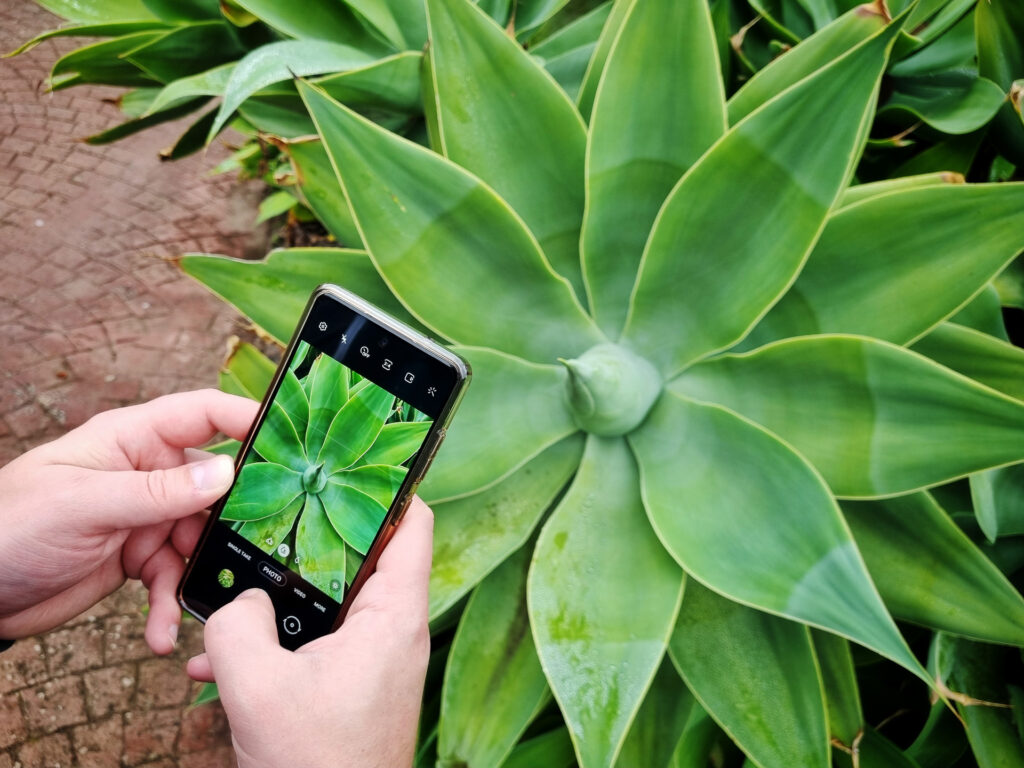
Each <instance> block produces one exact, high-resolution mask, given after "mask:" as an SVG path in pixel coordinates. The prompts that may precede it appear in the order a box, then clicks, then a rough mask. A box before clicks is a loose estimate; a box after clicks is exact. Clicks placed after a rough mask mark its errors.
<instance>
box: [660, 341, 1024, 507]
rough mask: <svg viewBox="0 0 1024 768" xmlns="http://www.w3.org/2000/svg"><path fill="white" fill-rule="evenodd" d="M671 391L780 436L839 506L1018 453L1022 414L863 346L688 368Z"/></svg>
mask: <svg viewBox="0 0 1024 768" xmlns="http://www.w3.org/2000/svg"><path fill="white" fill-rule="evenodd" d="M669 388H670V389H672V390H673V391H676V392H679V393H683V394H687V395H689V396H692V397H695V398H697V399H699V400H705V401H710V402H716V403H720V404H722V405H725V406H727V407H729V408H732V409H733V410H734V411H736V412H738V413H742V414H743V415H744V416H746V417H748V418H750V419H752V420H753V421H755V422H757V423H758V424H761V425H762V426H764V427H766V428H767V429H769V430H771V431H772V432H774V433H775V434H777V435H779V436H780V437H781V438H783V439H784V440H786V441H787V442H788V443H790V444H791V445H792V446H793V447H794V448H796V450H798V451H799V452H800V453H801V454H803V455H804V456H806V457H807V458H808V460H809V461H810V462H811V463H812V464H813V465H814V466H815V468H817V469H818V471H820V472H821V473H822V474H823V475H824V476H825V480H826V481H827V482H828V484H829V486H830V487H831V488H832V490H833V491H834V492H835V493H836V495H838V496H845V497H878V496H890V495H896V494H901V493H907V492H909V491H914V490H919V489H921V488H925V487H928V486H931V485H935V484H937V483H942V482H947V481H949V480H953V479H955V478H958V477H963V476H965V475H968V474H970V473H971V472H977V471H978V470H981V469H989V468H991V467H996V466H1000V465H1002V464H1008V463H1012V462H1016V461H1019V460H1020V458H1021V452H1022V449H1024V446H1022V440H1021V429H1024V403H1022V402H1020V401H1019V400H1014V399H1011V398H1009V397H1007V396H1006V395H1002V394H1000V393H998V392H996V391H995V390H992V389H989V388H988V387H985V386H984V385H982V384H978V383H977V382H975V381H972V380H971V379H968V378H966V377H964V376H962V375H960V374H958V373H954V372H953V371H951V370H949V369H948V368H944V367H942V366H941V365H938V364H937V363H935V362H932V361H931V360H928V359H927V358H925V357H922V356H921V355H918V354H916V353H914V352H911V351H909V350H907V349H904V348H902V347H897V346H894V345H892V344H888V343H886V342H883V341H879V340H877V339H870V338H866V337H859V336H804V337H800V338H795V339H787V340H784V341H779V342H775V343H773V344H769V345H767V346H765V347H761V348H760V349H757V350H754V351H753V352H749V353H746V354H743V355H726V356H723V357H719V358H716V359H714V360H708V361H706V362H703V363H701V364H700V365H695V366H693V367H692V368H691V369H690V370H688V371H686V372H685V373H684V374H683V375H682V376H680V377H679V378H678V379H676V380H675V381H674V382H672V383H671V384H670V385H669Z"/></svg>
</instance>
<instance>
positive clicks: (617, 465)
mask: <svg viewBox="0 0 1024 768" xmlns="http://www.w3.org/2000/svg"><path fill="white" fill-rule="evenodd" d="M682 586H683V574H682V572H681V571H680V570H679V567H678V566H677V565H676V564H675V563H674V562H672V559H671V558H670V557H669V556H668V554H667V553H666V552H665V550H664V548H663V547H662V546H661V544H660V543H659V542H658V539H657V538H656V537H655V535H654V532H653V531H651V528H650V526H649V525H648V524H647V523H646V521H645V520H644V518H643V510H642V507H641V504H640V498H639V479H638V476H637V470H636V464H635V462H634V460H633V457H632V456H631V455H630V453H629V449H628V448H627V447H626V444H625V442H624V441H623V440H621V439H619V438H603V437H597V436H594V435H590V436H588V438H587V447H586V451H585V453H584V455H583V461H582V463H581V464H580V468H579V471H578V472H577V474H576V478H575V480H574V481H573V483H572V485H571V486H570V487H569V490H568V491H567V492H566V494H565V496H564V497H563V498H562V500H561V501H560V502H559V504H558V506H557V507H556V508H555V511H554V512H552V514H551V517H549V518H548V520H547V522H546V523H545V524H544V527H543V529H542V530H541V534H540V539H539V540H538V542H537V546H536V548H535V550H534V555H533V564H532V565H531V567H530V579H529V585H528V587H527V589H528V595H529V597H528V599H529V610H530V623H531V625H532V627H533V634H534V639H535V640H536V642H537V652H538V654H539V655H540V659H541V664H542V665H543V667H544V671H545V673H546V675H547V678H548V682H549V683H550V684H551V689H552V691H553V692H554V694H555V698H556V699H557V701H558V704H559V707H560V708H561V710H562V714H563V716H564V717H565V722H566V725H567V726H568V728H569V734H570V736H571V737H572V740H573V744H574V746H575V748H576V755H577V758H578V759H579V762H580V765H581V766H582V768H600V767H601V766H611V765H612V764H613V763H614V761H615V757H616V755H617V754H618V751H619V749H620V747H621V746H622V741H623V739H624V738H625V737H626V732H627V730H628V729H629V725H630V723H631V722H632V721H633V719H634V717H635V716H636V712H637V710H638V709H639V707H640V704H641V702H642V700H643V696H644V693H645V692H646V690H647V688H648V686H649V685H650V682H651V679H652V678H653V677H654V673H655V672H656V671H657V669H658V665H659V664H660V663H661V659H662V656H663V655H664V652H665V644H666V642H667V641H668V636H669V633H670V632H671V631H672V627H673V625H674V624H675V619H676V612H677V611H678V609H679V599H680V597H681V596H682ZM641 593H642V595H643V599H642V600H638V599H637V595H638V594H641Z"/></svg>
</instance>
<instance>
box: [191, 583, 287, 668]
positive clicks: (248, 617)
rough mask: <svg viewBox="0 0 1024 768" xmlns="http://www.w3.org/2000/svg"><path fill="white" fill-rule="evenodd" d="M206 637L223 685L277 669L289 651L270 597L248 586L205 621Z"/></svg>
mask: <svg viewBox="0 0 1024 768" xmlns="http://www.w3.org/2000/svg"><path fill="white" fill-rule="evenodd" d="M203 637H204V639H205V643H206V655H207V656H208V657H209V660H210V668H211V669H212V670H213V675H214V677H215V678H216V679H217V680H218V682H219V683H220V684H222V685H224V686H226V687H227V686H231V685H244V684H245V683H246V680H245V678H247V677H250V678H251V677H252V675H253V674H255V671H257V670H267V669H274V668H276V665H277V664H282V663H284V660H286V659H287V658H288V657H290V655H291V654H290V653H289V652H288V651H286V650H284V649H283V648H281V645H280V643H279V642H278V639H277V622H276V620H275V616H274V606H273V604H272V603H271V602H270V597H268V596H267V593H266V592H264V591H263V590H261V589H249V590H246V591H245V592H243V593H242V594H240V595H239V596H238V597H236V598H235V599H234V600H232V601H231V602H230V603H228V604H227V605H225V606H224V607H223V608H221V609H219V610H218V611H215V612H214V613H213V615H212V616H210V618H209V619H207V621H206V630H205V631H204V634H203Z"/></svg>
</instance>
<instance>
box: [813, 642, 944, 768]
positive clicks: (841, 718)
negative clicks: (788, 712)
mask: <svg viewBox="0 0 1024 768" xmlns="http://www.w3.org/2000/svg"><path fill="white" fill-rule="evenodd" d="M811 639H812V640H813V641H814V654H815V656H816V657H817V659H818V666H819V667H820V668H821V680H822V685H823V687H824V689H825V702H826V707H825V709H826V710H827V712H828V728H829V733H830V734H831V736H832V738H833V739H836V740H838V742H839V744H841V745H842V746H844V747H846V748H848V749H851V750H852V749H853V746H854V744H856V742H857V739H858V737H859V736H860V734H861V732H862V731H863V730H864V715H863V714H862V712H861V705H860V690H859V688H858V686H857V671H856V669H854V666H853V654H851V653H850V643H849V641H848V640H846V638H843V637H839V635H833V634H832V633H830V632H822V631H821V630H818V629H812V630H811ZM940 706H941V705H940Z"/></svg>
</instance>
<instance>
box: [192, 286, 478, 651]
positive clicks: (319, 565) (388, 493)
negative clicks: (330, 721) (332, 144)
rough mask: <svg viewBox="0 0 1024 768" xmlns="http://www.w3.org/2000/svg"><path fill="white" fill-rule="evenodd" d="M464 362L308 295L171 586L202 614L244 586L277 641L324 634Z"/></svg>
mask: <svg viewBox="0 0 1024 768" xmlns="http://www.w3.org/2000/svg"><path fill="white" fill-rule="evenodd" d="M470 375H471V374H470V369H469V365H468V364H467V363H466V362H465V361H464V360H462V358H460V357H458V356H457V355H455V354H453V353H452V352H450V351H448V350H447V349H445V348H444V347H442V346H441V345H439V344H437V343H435V342H434V341H431V340H430V339H428V338H426V337H425V336H423V335H422V334H420V333H417V332H416V331H415V330H413V329H411V328H409V327H408V326H406V325H404V324H402V323H400V322H398V321H397V320H395V319H394V318H392V317H389V316H388V315H387V314H385V313H384V312H382V311H381V310H379V309H377V308H376V307H373V306H372V305H370V304H369V303H367V302H366V301H364V300H363V299H360V298H359V297H357V296H355V295H354V294H352V293H350V292H348V291H346V290H344V289H343V288H339V287H338V286H335V285H321V286H319V287H318V288H317V289H316V290H315V291H314V292H313V295H312V296H311V297H310V299H309V302H308V304H307V305H306V309H305V311H304V313H303V316H302V319H301V321H300V322H299V326H298V328H297V329H296V331H295V334H294V336H293V337H292V340H291V342H290V343H289V344H288V348H287V350H286V351H285V353H284V356H283V358H282V360H281V365H280V366H279V367H278V369H277V372H276V373H275V375H274V378H273V380H272V382H271V384H270V387H269V389H268V391H267V394H266V396H265V397H264V399H263V403H262V404H261V406H260V410H259V413H258V415H257V417H256V420H255V422H254V423H253V426H252V427H251V429H250V430H249V434H248V435H247V436H246V438H245V441H244V442H243V443H242V446H241V449H240V450H239V453H238V457H237V458H236V460H235V480H234V483H233V485H232V486H231V489H230V490H229V491H228V492H227V494H225V495H224V496H223V497H222V498H221V499H220V500H219V501H218V502H217V503H216V504H215V505H214V506H213V507H212V508H211V515H210V519H209V521H208V522H207V524H206V527H205V528H204V529H203V533H202V536H201V537H200V539H199V543H198V544H197V545H196V549H195V551H194V552H193V553H192V556H191V558H190V559H189V562H188V566H187V568H186V570H185V574H184V576H183V577H182V580H181V584H180V585H179V587H178V600H179V602H180V603H181V605H182V607H183V608H184V609H185V610H186V611H188V612H189V613H191V614H192V615H193V616H195V617H196V618H198V619H199V620H200V621H205V620H206V619H207V618H208V617H209V616H210V614H212V613H213V612H214V611H216V610H217V609H218V608H220V607H221V606H223V605H226V604H227V603H229V602H231V600H233V599H234V597H235V596H236V595H238V594H239V593H240V592H243V591H245V590H247V589H251V588H252V587H258V588H260V589H263V590H264V591H266V592H267V594H269V595H270V598H271V600H272V601H273V604H274V610H275V612H276V615H277V633H278V637H279V638H280V640H281V645H282V646H284V647H286V648H289V649H295V648H298V647H299V646H301V645H303V644H305V643H307V642H309V641H310V640H313V639H314V638H316V637H319V636H321V635H324V634H326V633H328V632H331V631H333V630H334V629H336V628H337V627H338V625H339V624H340V623H341V621H342V620H343V619H344V617H345V613H346V612H347V610H348V607H349V605H350V604H351V602H352V599H353V598H354V597H355V595H356V593H357V592H358V590H359V587H360V586H361V585H362V583H363V582H364V581H365V580H366V578H368V577H369V575H370V574H371V573H372V572H373V569H374V567H375V565H376V562H377V559H378V558H379V556H380V553H381V552H382V551H383V549H384V547H385V546H386V544H387V542H388V540H389V539H390V537H391V534H392V533H393V532H394V530H395V526H397V525H398V523H399V521H400V520H401V518H402V514H403V513H404V512H405V510H406V508H407V507H408V505H409V502H410V501H411V500H412V497H413V494H414V493H415V492H416V487H417V486H418V485H419V483H420V481H421V480H422V479H423V475H424V473H425V472H426V471H427V468H428V467H429V466H430V462H431V461H432V460H433V458H434V454H435V453H436V452H437V449H438V447H439V446H440V445H441V441H442V440H443V439H444V436H445V431H446V430H447V428H448V425H449V423H450V422H451V419H452V416H453V414H454V413H455V409H456V407H457V405H458V403H459V400H460V399H461V398H462V396H463V394H464V393H465V391H466V387H467V386H468V384H469V380H470Z"/></svg>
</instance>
